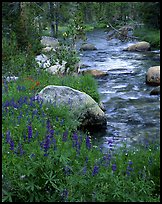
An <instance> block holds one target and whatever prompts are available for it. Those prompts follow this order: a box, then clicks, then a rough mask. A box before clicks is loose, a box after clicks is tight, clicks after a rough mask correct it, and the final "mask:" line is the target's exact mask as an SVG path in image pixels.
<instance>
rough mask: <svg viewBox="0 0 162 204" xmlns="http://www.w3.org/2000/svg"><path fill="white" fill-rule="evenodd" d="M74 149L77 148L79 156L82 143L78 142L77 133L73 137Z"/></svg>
mask: <svg viewBox="0 0 162 204" xmlns="http://www.w3.org/2000/svg"><path fill="white" fill-rule="evenodd" d="M72 138H73V148H76V151H77V154H80V147H81V145H80V142H79V140H78V134H77V133H76V132H74V134H73V136H72Z"/></svg>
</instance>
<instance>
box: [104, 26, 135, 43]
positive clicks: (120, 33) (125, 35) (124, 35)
mask: <svg viewBox="0 0 162 204" xmlns="http://www.w3.org/2000/svg"><path fill="white" fill-rule="evenodd" d="M108 25H109V26H110V27H111V28H112V29H113V30H115V31H116V32H117V33H118V34H119V35H121V36H123V37H125V38H131V39H138V37H135V36H128V35H127V34H123V33H122V32H120V31H119V30H117V29H116V28H114V27H113V26H112V25H111V23H108Z"/></svg>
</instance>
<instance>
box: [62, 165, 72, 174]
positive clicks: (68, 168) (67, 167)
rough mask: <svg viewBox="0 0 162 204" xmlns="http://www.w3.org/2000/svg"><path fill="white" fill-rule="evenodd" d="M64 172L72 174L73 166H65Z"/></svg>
mask: <svg viewBox="0 0 162 204" xmlns="http://www.w3.org/2000/svg"><path fill="white" fill-rule="evenodd" d="M64 173H65V175H66V176H67V175H70V174H71V168H70V167H69V166H65V167H64Z"/></svg>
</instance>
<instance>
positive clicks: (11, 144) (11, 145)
mask: <svg viewBox="0 0 162 204" xmlns="http://www.w3.org/2000/svg"><path fill="white" fill-rule="evenodd" d="M9 144H10V150H14V141H13V140H11V139H10V141H9Z"/></svg>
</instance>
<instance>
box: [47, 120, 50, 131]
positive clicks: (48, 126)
mask: <svg viewBox="0 0 162 204" xmlns="http://www.w3.org/2000/svg"><path fill="white" fill-rule="evenodd" d="M46 127H47V130H48V131H49V130H50V127H51V125H50V120H49V118H48V119H47V125H46Z"/></svg>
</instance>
